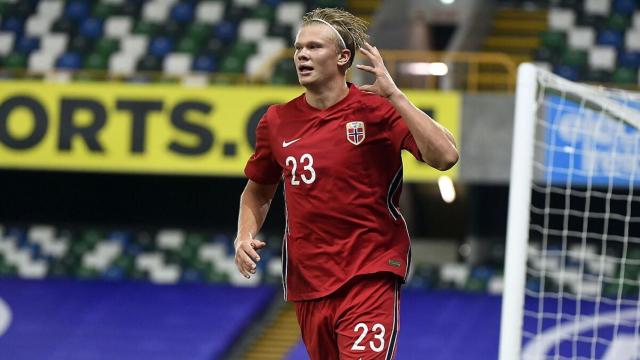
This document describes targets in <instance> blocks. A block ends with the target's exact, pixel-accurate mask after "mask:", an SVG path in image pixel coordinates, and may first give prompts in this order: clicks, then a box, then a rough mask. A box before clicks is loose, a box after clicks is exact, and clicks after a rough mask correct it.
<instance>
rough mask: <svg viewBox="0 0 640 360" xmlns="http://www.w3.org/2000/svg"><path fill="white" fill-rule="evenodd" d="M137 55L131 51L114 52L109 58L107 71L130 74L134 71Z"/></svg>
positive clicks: (120, 74) (118, 74)
mask: <svg viewBox="0 0 640 360" xmlns="http://www.w3.org/2000/svg"><path fill="white" fill-rule="evenodd" d="M137 62H138V56H136V55H135V54H133V53H127V52H116V53H114V54H113V55H111V57H110V58H109V73H110V74H112V75H116V76H131V75H133V74H134V73H135V71H136V64H137Z"/></svg>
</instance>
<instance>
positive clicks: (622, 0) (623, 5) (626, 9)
mask: <svg viewBox="0 0 640 360" xmlns="http://www.w3.org/2000/svg"><path fill="white" fill-rule="evenodd" d="M639 5H640V3H639ZM611 8H612V10H613V12H615V13H618V14H624V15H630V14H632V13H633V11H634V10H635V8H636V4H635V2H634V1H633V0H614V2H613V4H612V7H611Z"/></svg>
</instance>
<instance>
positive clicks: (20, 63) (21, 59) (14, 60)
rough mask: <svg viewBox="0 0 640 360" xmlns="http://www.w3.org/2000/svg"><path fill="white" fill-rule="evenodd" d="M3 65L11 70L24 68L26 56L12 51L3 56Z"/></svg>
mask: <svg viewBox="0 0 640 360" xmlns="http://www.w3.org/2000/svg"><path fill="white" fill-rule="evenodd" d="M4 67H5V68H7V69H12V70H16V69H25V68H26V67H27V56H26V55H24V54H20V53H17V52H12V53H10V54H9V55H7V57H5V58H4Z"/></svg>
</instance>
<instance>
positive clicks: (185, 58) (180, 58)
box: [163, 53, 193, 76]
mask: <svg viewBox="0 0 640 360" xmlns="http://www.w3.org/2000/svg"><path fill="white" fill-rule="evenodd" d="M192 62H193V56H192V55H191V54H185V53H169V54H167V56H166V57H165V58H164V61H163V72H164V73H165V74H167V75H173V76H184V75H187V74H188V73H189V72H190V70H191V63H192Z"/></svg>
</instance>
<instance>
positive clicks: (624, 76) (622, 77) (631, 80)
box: [611, 67, 638, 85]
mask: <svg viewBox="0 0 640 360" xmlns="http://www.w3.org/2000/svg"><path fill="white" fill-rule="evenodd" d="M637 76H638V72H637V71H634V70H633V69H629V68H624V67H623V68H618V69H616V70H615V71H614V72H613V76H612V77H611V80H612V81H613V82H614V83H619V84H625V85H632V84H637V83H638V79H637Z"/></svg>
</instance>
